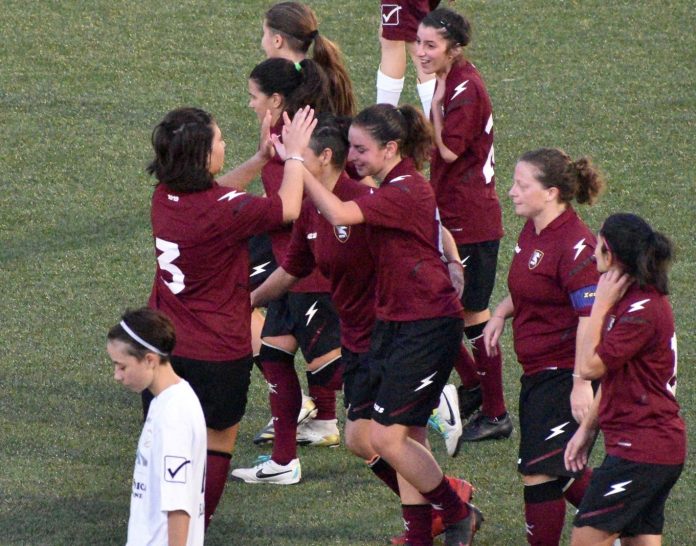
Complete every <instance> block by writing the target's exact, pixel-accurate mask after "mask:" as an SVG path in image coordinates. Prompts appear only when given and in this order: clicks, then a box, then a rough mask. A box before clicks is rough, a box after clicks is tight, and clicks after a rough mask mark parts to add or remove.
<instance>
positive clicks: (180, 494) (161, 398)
mask: <svg viewBox="0 0 696 546" xmlns="http://www.w3.org/2000/svg"><path fill="white" fill-rule="evenodd" d="M206 448H207V443H206V429H205V418H204V417H203V410H202V409H201V404H200V402H199V401H198V398H197V397H196V394H195V393H194V392H193V389H191V386H190V385H189V384H188V383H187V382H186V381H184V380H183V379H182V380H181V381H180V382H179V383H177V384H176V385H172V386H171V387H168V388H167V389H165V390H164V391H162V392H161V393H160V394H159V395H158V396H156V397H155V398H154V399H153V400H152V403H151V404H150V409H149V411H148V414H147V419H146V420H145V425H144V426H143V431H142V433H141V434H140V441H139V442H138V451H137V453H136V457H135V469H134V470H133V492H132V495H131V506H130V519H129V520H128V542H127V545H126V546H139V545H160V544H164V545H166V544H167V541H168V537H167V512H171V511H174V510H184V511H185V512H187V513H188V515H189V516H191V520H190V523H189V531H188V539H187V541H186V544H187V546H199V545H202V544H203V534H204V531H205V526H204V515H205V514H204V512H205V510H204V485H205V484H204V480H205V462H206Z"/></svg>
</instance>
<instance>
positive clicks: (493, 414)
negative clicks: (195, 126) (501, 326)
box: [416, 8, 512, 441]
mask: <svg viewBox="0 0 696 546" xmlns="http://www.w3.org/2000/svg"><path fill="white" fill-rule="evenodd" d="M470 36H471V25H470V24H469V21H467V20H466V19H465V18H464V17H462V16H461V15H459V14H458V13H456V12H454V11H452V10H450V9H447V8H440V9H436V10H434V11H432V12H430V13H429V14H428V15H427V16H426V17H425V18H424V19H423V21H422V22H421V24H420V26H419V27H418V37H417V39H416V54H417V57H418V60H419V63H420V66H421V70H423V71H424V72H425V73H427V74H431V75H433V76H436V78H437V87H436V89H435V95H434V97H433V108H432V109H431V113H430V117H431V120H432V122H433V127H434V132H435V143H436V146H435V148H434V152H433V155H432V159H431V164H430V182H431V184H432V185H433V188H434V189H435V196H436V198H437V204H438V208H439V209H440V214H441V217H442V223H443V225H444V226H445V227H446V228H447V229H448V230H449V231H450V232H451V233H452V235H453V236H454V239H455V241H456V242H457V248H458V250H459V254H460V256H461V257H462V261H463V263H464V266H465V269H464V272H465V278H466V282H465V287H464V294H463V296H462V305H463V306H464V334H465V335H466V337H467V338H468V339H469V341H470V342H471V344H472V346H473V354H474V359H473V360H474V361H473V362H472V359H471V355H470V354H469V351H468V350H467V348H466V347H464V346H462V347H461V348H460V354H459V358H458V361H457V363H456V364H455V368H456V369H457V371H458V372H459V375H460V376H461V378H462V387H460V390H459V392H460V409H461V410H462V412H463V417H467V416H468V415H467V414H470V413H473V411H474V410H475V409H476V408H477V407H478V405H480V404H481V401H483V406H482V408H481V411H480V412H479V413H477V414H476V415H475V416H474V417H473V418H472V419H471V420H470V421H469V423H468V424H467V425H466V426H465V427H464V431H463V433H462V440H463V441H478V440H489V439H497V438H508V437H509V436H510V434H511V433H512V421H511V420H510V417H509V415H508V413H507V409H506V407H505V399H504V397H503V376H502V355H501V352H500V347H498V350H497V351H496V352H495V354H493V355H489V354H488V353H487V352H486V350H485V348H484V345H483V330H484V328H485V327H486V324H487V322H488V319H489V318H490V316H491V313H490V310H489V308H488V305H489V301H490V297H491V293H492V292H493V285H494V283H495V269H496V264H497V261H498V247H499V245H500V239H501V237H502V236H503V223H502V215H501V209H500V202H499V200H498V194H497V193H496V189H495V177H494V169H493V167H494V155H493V111H492V107H491V100H490V98H489V97H488V92H487V91H486V86H485V85H484V83H483V80H482V78H481V75H480V74H479V72H478V70H476V67H475V66H474V65H473V64H471V62H469V61H468V60H467V59H466V57H465V56H464V47H466V45H467V44H468V43H469V40H470ZM474 370H475V372H476V373H472V372H473V371H474ZM479 385H480V386H479Z"/></svg>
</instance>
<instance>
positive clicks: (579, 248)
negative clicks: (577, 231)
mask: <svg viewBox="0 0 696 546" xmlns="http://www.w3.org/2000/svg"><path fill="white" fill-rule="evenodd" d="M585 247H587V245H586V244H585V239H580V240H579V241H578V242H577V243H575V246H574V247H573V248H574V249H575V257H574V258H573V260H577V259H578V256H580V253H581V252H582V251H583V250H585Z"/></svg>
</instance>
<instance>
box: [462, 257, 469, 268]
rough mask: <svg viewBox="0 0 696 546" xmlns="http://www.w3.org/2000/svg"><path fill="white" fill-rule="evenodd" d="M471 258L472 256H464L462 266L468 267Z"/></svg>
mask: <svg viewBox="0 0 696 546" xmlns="http://www.w3.org/2000/svg"><path fill="white" fill-rule="evenodd" d="M469 258H471V256H464V257H463V258H462V266H463V267H466V262H468V261H469Z"/></svg>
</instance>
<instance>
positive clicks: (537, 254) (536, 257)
mask: <svg viewBox="0 0 696 546" xmlns="http://www.w3.org/2000/svg"><path fill="white" fill-rule="evenodd" d="M543 257H544V253H543V252H542V251H541V250H535V251H534V252H532V257H531V258H529V264H528V265H529V269H534V268H535V267H536V266H538V265H539V264H540V263H541V259H542V258H543Z"/></svg>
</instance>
